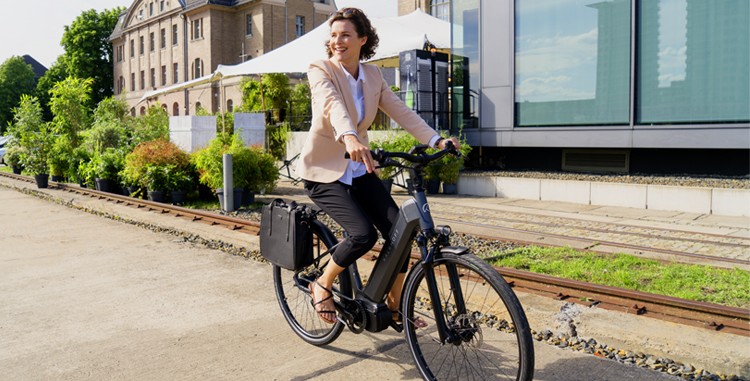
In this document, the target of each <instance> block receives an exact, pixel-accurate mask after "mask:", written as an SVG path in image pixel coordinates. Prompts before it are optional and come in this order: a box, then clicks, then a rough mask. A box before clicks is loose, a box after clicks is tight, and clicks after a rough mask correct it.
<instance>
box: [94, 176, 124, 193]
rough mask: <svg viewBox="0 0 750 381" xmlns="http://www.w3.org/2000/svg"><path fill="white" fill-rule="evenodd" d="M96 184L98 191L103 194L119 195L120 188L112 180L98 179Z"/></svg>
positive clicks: (95, 180) (95, 181)
mask: <svg viewBox="0 0 750 381" xmlns="http://www.w3.org/2000/svg"><path fill="white" fill-rule="evenodd" d="M94 183H95V184H96V190H98V191H101V192H109V193H117V191H118V188H119V187H118V186H117V183H116V182H114V181H113V180H110V179H99V178H96V179H94Z"/></svg>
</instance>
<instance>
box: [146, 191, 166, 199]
mask: <svg viewBox="0 0 750 381" xmlns="http://www.w3.org/2000/svg"><path fill="white" fill-rule="evenodd" d="M148 200H149V201H153V202H166V201H167V194H166V193H165V192H162V191H152V190H150V191H148Z"/></svg>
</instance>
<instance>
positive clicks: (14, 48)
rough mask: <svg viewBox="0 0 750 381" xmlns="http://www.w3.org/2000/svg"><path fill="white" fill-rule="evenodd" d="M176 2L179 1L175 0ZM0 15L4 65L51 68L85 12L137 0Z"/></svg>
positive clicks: (344, 0) (52, 0) (374, 5)
mask: <svg viewBox="0 0 750 381" xmlns="http://www.w3.org/2000/svg"><path fill="white" fill-rule="evenodd" d="M175 1H176V0H175ZM7 3H8V4H4V5H3V13H2V15H0V36H3V37H2V40H0V63H2V62H5V60H7V59H8V58H10V57H12V56H23V55H25V54H28V55H30V56H32V57H33V58H34V59H36V60H37V61H39V63H41V64H42V65H44V66H45V67H47V68H49V67H50V66H51V65H52V63H53V62H55V60H56V59H57V57H58V56H59V55H61V54H62V53H63V48H62V47H61V46H60V40H61V39H62V35H63V31H64V27H65V25H70V24H71V23H72V22H73V20H75V18H76V17H78V16H79V15H80V14H81V13H82V12H83V11H86V10H89V9H95V10H97V11H102V10H105V9H112V8H115V7H129V6H130V5H131V4H133V3H134V1H133V0H36V1H28V0H26V1H15V0H14V1H12V2H7ZM336 5H337V6H339V7H344V6H353V7H358V8H362V9H363V10H364V11H365V13H367V14H368V15H369V16H370V17H388V16H396V14H397V9H398V3H397V0H385V1H383V0H337V1H336Z"/></svg>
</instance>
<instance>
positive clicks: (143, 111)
mask: <svg viewBox="0 0 750 381" xmlns="http://www.w3.org/2000/svg"><path fill="white" fill-rule="evenodd" d="M141 115H146V106H141Z"/></svg>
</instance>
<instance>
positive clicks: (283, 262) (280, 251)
mask: <svg viewBox="0 0 750 381" xmlns="http://www.w3.org/2000/svg"><path fill="white" fill-rule="evenodd" d="M311 223H312V213H311V211H310V208H309V207H307V206H302V205H297V203H296V202H294V201H292V202H291V203H290V204H287V203H286V202H284V200H282V199H278V198H277V199H275V200H273V201H272V202H271V203H270V204H268V205H266V206H264V207H263V214H262V216H261V220H260V255H262V256H263V258H265V259H266V260H268V261H269V262H271V263H273V264H274V265H276V266H279V267H281V268H285V269H287V270H293V271H294V270H299V269H302V268H304V267H306V266H309V265H311V264H312V263H313V252H312V226H311Z"/></svg>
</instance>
